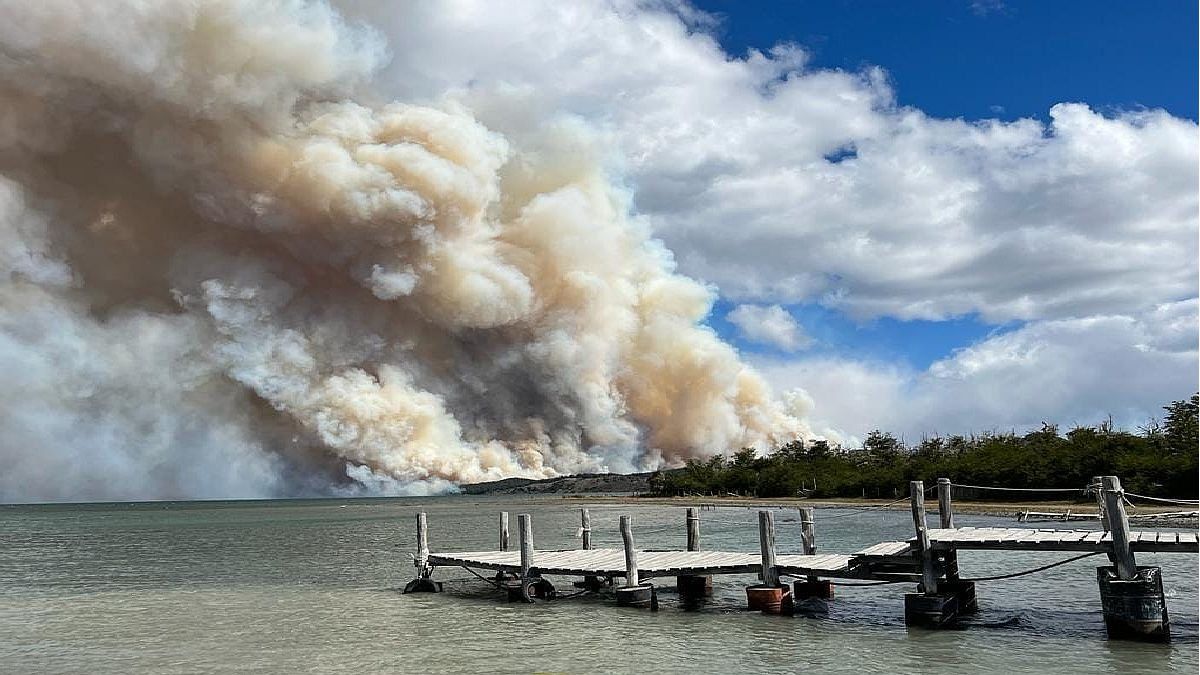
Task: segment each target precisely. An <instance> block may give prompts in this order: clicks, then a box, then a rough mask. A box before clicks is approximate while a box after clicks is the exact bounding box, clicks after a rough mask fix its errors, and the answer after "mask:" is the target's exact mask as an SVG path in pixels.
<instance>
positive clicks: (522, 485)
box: [461, 472, 651, 495]
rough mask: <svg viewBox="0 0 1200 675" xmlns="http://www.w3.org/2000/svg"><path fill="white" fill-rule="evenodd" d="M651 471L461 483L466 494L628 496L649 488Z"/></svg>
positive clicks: (647, 490) (646, 490)
mask: <svg viewBox="0 0 1200 675" xmlns="http://www.w3.org/2000/svg"><path fill="white" fill-rule="evenodd" d="M650 476H651V473H650V472H646V473H627V474H622V473H581V474H577V475H574V476H559V477H557V478H543V479H540V480H534V479H532V478H505V479H503V480H494V481H489V482H486V483H471V484H469V485H463V486H461V489H462V493H463V494H468V495H520V494H610V495H628V494H637V493H642V492H649V491H650Z"/></svg>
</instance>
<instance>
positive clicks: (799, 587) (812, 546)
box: [792, 506, 833, 613]
mask: <svg viewBox="0 0 1200 675" xmlns="http://www.w3.org/2000/svg"><path fill="white" fill-rule="evenodd" d="M813 521H814V518H813V507H811V506H801V507H800V551H801V553H803V554H804V555H816V554H817V532H816V528H815V527H814V522H813ZM792 597H793V598H795V601H796V603H797V605H796V607H797V609H801V608H803V611H805V612H816V613H822V612H824V611H826V610H828V609H829V604H828V602H826V601H828V600H832V599H833V583H832V582H830V581H821V579H820V577H817V576H815V575H809V576H808V577H805V578H804V579H797V580H796V581H795V582H794V583H793V584H792Z"/></svg>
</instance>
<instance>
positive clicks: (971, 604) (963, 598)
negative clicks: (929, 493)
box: [937, 478, 979, 614]
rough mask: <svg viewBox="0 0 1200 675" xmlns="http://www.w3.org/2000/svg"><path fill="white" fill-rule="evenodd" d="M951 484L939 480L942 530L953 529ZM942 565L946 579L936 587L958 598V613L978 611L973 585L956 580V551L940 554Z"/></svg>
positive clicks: (939, 507) (939, 509) (939, 511)
mask: <svg viewBox="0 0 1200 675" xmlns="http://www.w3.org/2000/svg"><path fill="white" fill-rule="evenodd" d="M952 488H953V484H952V483H951V482H950V479H949V478H939V479H938V484H937V490H938V520H939V521H940V523H939V524H940V525H941V527H942V529H943V530H952V529H954V501H953V499H952V498H951V489H952ZM942 565H943V567H944V568H945V570H946V579H945V580H944V581H942V582H941V584H939V586H938V590H939V591H941V592H943V593H954V594H955V595H957V596H958V613H959V614H972V613H974V612H976V611H978V609H979V601H978V600H977V599H976V597H975V583H974V582H971V581H961V580H959V578H958V551H955V550H954V549H950V550H948V551H946V552H945V553H943V554H942Z"/></svg>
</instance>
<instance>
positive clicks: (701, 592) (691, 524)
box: [675, 507, 713, 601]
mask: <svg viewBox="0 0 1200 675" xmlns="http://www.w3.org/2000/svg"><path fill="white" fill-rule="evenodd" d="M685 524H686V525H687V550H689V551H699V550H700V513H699V512H698V511H697V509H696V508H695V507H689V508H688V510H687V521H686V523H685ZM675 588H676V589H678V590H679V597H680V598H681V599H683V600H686V601H694V600H699V599H700V598H705V597H708V596H710V595H712V590H713V587H712V575H711V574H703V575H696V574H681V575H679V576H677V577H675Z"/></svg>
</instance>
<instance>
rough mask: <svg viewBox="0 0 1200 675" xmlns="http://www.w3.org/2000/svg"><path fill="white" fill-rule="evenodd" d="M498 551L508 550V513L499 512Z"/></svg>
mask: <svg viewBox="0 0 1200 675" xmlns="http://www.w3.org/2000/svg"><path fill="white" fill-rule="evenodd" d="M500 550H501V551H507V550H508V511H501V512H500Z"/></svg>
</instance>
